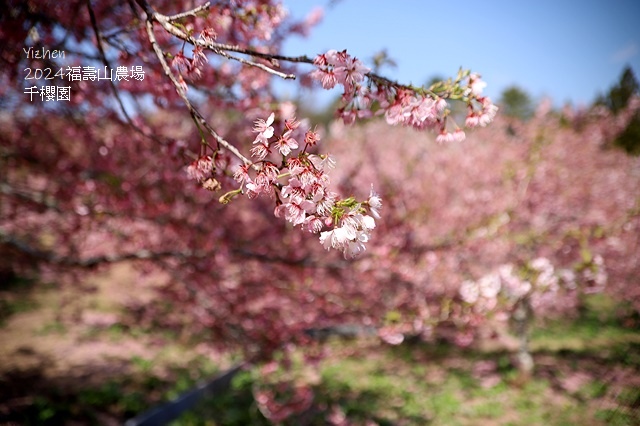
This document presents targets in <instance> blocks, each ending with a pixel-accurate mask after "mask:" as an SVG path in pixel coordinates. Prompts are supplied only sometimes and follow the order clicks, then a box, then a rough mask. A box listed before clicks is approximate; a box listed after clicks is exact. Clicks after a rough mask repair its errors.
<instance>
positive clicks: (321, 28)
mask: <svg viewBox="0 0 640 426" xmlns="http://www.w3.org/2000/svg"><path fill="white" fill-rule="evenodd" d="M283 2H284V5H285V7H286V8H287V9H288V10H289V12H290V13H291V15H293V16H294V17H302V16H305V15H306V14H307V13H308V12H309V11H310V10H312V9H313V8H314V6H322V7H323V8H324V10H325V16H324V19H323V21H322V22H321V23H320V24H319V25H318V26H316V27H315V28H314V29H313V30H312V32H311V34H310V36H309V37H308V38H300V37H295V38H292V39H290V40H289V41H287V43H286V44H285V46H284V53H285V54H290V55H298V54H309V55H313V54H316V53H321V52H325V51H326V50H328V49H337V50H342V49H347V50H348V51H349V53H351V54H352V55H354V56H356V57H358V58H359V59H362V60H364V61H365V62H367V63H369V64H371V58H372V57H373V55H374V54H375V53H376V52H379V51H380V50H381V49H386V50H387V52H388V54H389V56H390V57H391V58H393V59H394V60H395V61H396V62H397V64H398V66H397V68H386V69H383V70H382V71H381V73H382V74H384V75H385V76H387V77H390V78H393V79H397V80H399V81H401V82H411V83H414V84H422V83H424V82H426V81H428V80H429V79H430V78H431V77H433V76H436V75H439V76H444V77H449V76H453V75H455V73H456V72H457V70H458V68H459V67H461V66H462V67H463V68H470V69H471V70H473V71H476V72H478V73H480V74H482V77H483V79H484V80H485V81H486V82H487V83H488V87H487V89H486V93H487V94H488V95H489V96H491V97H492V98H493V99H495V100H497V99H498V98H499V95H500V93H501V92H502V90H504V89H505V88H506V87H509V86H510V85H514V84H515V85H518V86H519V87H521V88H523V89H525V90H526V91H527V92H528V93H529V94H530V95H531V96H532V97H533V98H534V99H536V100H537V99H540V98H541V97H543V96H548V97H551V99H552V100H553V101H554V103H555V104H556V105H558V106H559V105H562V104H564V103H567V102H570V103H571V104H573V105H588V104H589V103H591V102H592V101H593V99H594V98H595V97H596V96H597V95H598V94H599V93H603V92H605V91H606V90H607V89H608V88H609V87H610V86H611V85H613V84H614V83H615V82H617V80H618V78H619V76H620V74H621V72H622V70H623V68H624V66H625V65H627V64H628V65H630V66H631V67H632V68H633V70H634V72H635V73H636V76H637V77H640V0H580V1H573V0H555V1H552V0H536V1H518V0H493V1H492V0H487V1H467V0H458V1H445V0H439V1H433V0H396V1H388V0H385V1H375V0H368V1H365V0H339V1H335V0H333V1H331V0H283ZM284 90H285V91H286V92H288V93H289V94H290V95H295V88H293V87H286V86H285V88H284ZM337 95H338V92H333V93H332V94H331V95H327V94H318V95H316V99H317V101H319V102H323V101H325V100H328V99H329V98H330V97H331V96H337Z"/></svg>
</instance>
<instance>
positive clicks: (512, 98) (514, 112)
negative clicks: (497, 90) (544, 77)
mask: <svg viewBox="0 0 640 426" xmlns="http://www.w3.org/2000/svg"><path fill="white" fill-rule="evenodd" d="M499 104H500V105H501V108H502V113H503V114H504V115H506V116H508V117H513V118H519V119H521V120H527V119H529V118H531V116H533V111H534V105H533V101H532V100H531V97H530V96H529V94H528V93H527V92H525V91H524V90H523V89H521V88H520V87H518V86H515V85H514V86H510V87H507V88H506V89H505V90H504V91H503V92H502V95H501V96H500V101H499Z"/></svg>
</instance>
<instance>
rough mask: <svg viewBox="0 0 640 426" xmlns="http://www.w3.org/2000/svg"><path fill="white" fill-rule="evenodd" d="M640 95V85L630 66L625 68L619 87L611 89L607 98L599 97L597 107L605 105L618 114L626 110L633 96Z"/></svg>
mask: <svg viewBox="0 0 640 426" xmlns="http://www.w3.org/2000/svg"><path fill="white" fill-rule="evenodd" d="M639 93H640V85H638V80H636V76H635V75H634V73H633V70H632V69H631V67H630V66H627V67H625V69H624V70H623V71H622V75H621V76H620V81H619V82H618V84H617V85H615V86H613V87H612V88H611V89H609V93H607V94H606V95H605V96H602V95H601V96H599V97H598V99H597V100H596V105H604V106H606V107H607V108H609V109H610V110H611V111H612V112H614V113H616V114H617V113H618V112H620V110H622V109H623V108H625V107H626V106H627V104H628V103H629V100H630V99H631V97H632V96H633V95H638V94H639Z"/></svg>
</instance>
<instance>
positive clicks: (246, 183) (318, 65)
mask: <svg viewBox="0 0 640 426" xmlns="http://www.w3.org/2000/svg"><path fill="white" fill-rule="evenodd" d="M138 4H140V5H141V6H142V7H143V8H144V9H145V12H146V13H147V33H148V38H149V41H150V42H151V43H152V45H153V46H154V50H155V52H156V55H157V57H158V59H159V61H160V63H161V65H162V66H163V68H164V71H165V74H166V75H167V76H168V77H169V78H170V79H171V81H172V82H173V84H174V86H175V89H176V91H177V93H178V94H179V96H180V97H181V98H182V100H183V101H184V102H185V104H186V105H187V107H188V109H189V110H190V112H191V115H192V117H193V118H194V120H195V121H196V124H197V125H199V126H202V127H204V128H206V129H208V130H209V133H210V134H211V136H213V138H214V142H215V144H213V143H210V142H209V141H207V139H206V138H204V137H203V138H202V140H201V148H200V153H199V156H198V158H197V159H195V160H194V161H193V162H192V163H191V165H190V166H189V167H188V173H189V176H191V177H192V178H194V179H196V180H197V181H198V182H200V183H201V184H202V186H203V187H204V188H206V189H209V190H214V191H215V190H219V189H221V188H222V187H223V186H226V185H225V184H223V183H221V182H220V181H219V179H222V177H223V176H224V175H225V174H227V171H228V168H229V167H231V168H232V169H235V170H232V174H233V178H234V179H235V180H236V182H237V183H238V184H239V185H240V187H239V188H236V189H234V190H232V191H229V192H226V193H225V194H224V195H222V196H221V197H220V201H221V202H222V203H225V204H226V203H228V202H229V201H230V200H231V199H232V198H233V197H234V196H236V195H238V194H240V193H243V194H246V195H247V196H248V197H249V198H255V197H257V196H258V195H261V194H265V195H267V196H270V197H271V198H273V199H275V204H276V206H275V215H276V216H277V217H284V218H285V219H286V220H287V221H289V222H291V223H292V224H293V225H301V228H302V229H305V230H307V231H309V232H311V233H319V234H320V242H321V243H322V245H323V246H324V247H325V248H327V249H330V248H334V249H338V250H340V251H342V252H343V253H344V255H345V257H355V256H356V255H358V254H359V253H361V252H363V251H364V250H365V243H366V242H367V241H368V240H369V238H370V233H371V231H372V230H373V229H374V228H375V220H374V218H379V210H380V208H381V206H382V201H381V199H380V197H379V195H378V194H377V193H376V192H375V191H374V190H373V189H371V191H370V193H369V198H368V199H367V200H361V201H358V200H357V199H356V198H354V197H347V198H341V197H340V195H339V194H337V193H336V192H334V191H332V190H330V187H329V184H330V179H329V175H328V173H327V168H328V167H331V166H333V165H335V161H334V160H333V159H332V158H331V157H330V156H329V154H321V155H314V154H310V152H309V151H310V150H311V149H313V148H314V146H315V145H316V144H317V143H318V142H319V140H320V136H319V134H318V132H317V131H315V130H312V129H304V128H303V127H301V122H300V121H299V120H297V119H296V118H295V116H293V114H292V113H291V112H290V113H289V116H281V117H279V119H278V122H279V124H280V127H279V129H278V133H276V131H275V128H274V125H275V121H276V118H275V113H274V112H273V111H271V112H269V111H267V113H268V114H269V115H268V117H267V118H266V119H265V118H256V120H255V121H254V126H253V132H254V133H256V136H255V139H254V140H253V147H252V148H251V149H250V156H251V159H249V158H247V156H245V155H244V154H242V153H241V151H240V149H239V148H238V147H237V146H235V145H232V144H231V143H229V142H228V141H226V140H225V139H223V138H221V137H220V136H219V135H218V133H217V132H216V131H215V130H214V129H213V128H212V127H210V126H209V125H208V124H207V123H206V121H205V120H204V118H203V116H202V114H201V113H199V112H198V111H197V110H196V109H195V107H194V106H193V105H192V104H191V102H190V100H189V99H188V98H187V95H186V93H187V90H188V89H189V85H188V84H187V83H186V80H191V81H192V82H193V83H194V85H195V84H196V82H195V80H198V79H200V78H201V76H202V74H203V70H204V67H205V64H207V63H208V62H209V60H208V57H207V56H206V54H205V51H206V52H213V53H214V54H218V55H219V56H221V57H222V58H224V59H227V60H232V59H234V60H237V61H239V62H240V63H241V64H242V65H243V66H246V67H254V68H257V69H258V70H259V71H261V72H263V73H264V74H266V75H269V74H270V75H272V76H275V77H281V78H285V79H288V78H295V75H294V74H287V73H283V72H281V71H279V70H278V69H277V68H278V67H277V66H276V65H274V63H275V64H278V63H280V62H290V63H309V64H312V65H314V66H315V70H313V71H312V72H311V74H310V75H311V77H312V79H314V80H316V81H318V82H319V83H320V84H321V85H322V87H323V88H325V89H331V88H333V87H335V86H336V85H340V86H342V87H343V90H344V92H343V95H342V101H343V105H342V106H341V108H340V109H339V110H338V115H339V116H340V117H342V119H343V120H344V121H345V122H346V123H352V122H353V121H355V119H357V118H366V117H371V116H373V115H374V114H379V115H385V117H386V119H387V122H388V123H389V124H403V125H409V126H413V127H415V128H417V129H434V130H436V131H437V132H438V136H437V140H438V141H440V142H445V141H461V140H463V139H464V137H465V135H464V132H463V130H462V129H461V128H459V127H458V126H457V124H455V123H454V122H453V120H451V119H449V113H450V110H449V109H448V108H447V106H448V103H447V100H449V99H455V100H462V101H464V102H465V103H466V104H467V107H468V116H467V118H466V120H465V123H464V125H465V126H466V127H475V126H478V125H480V126H485V125H487V124H488V123H489V122H490V121H491V120H492V119H493V117H494V116H495V114H496V110H497V108H496V107H495V106H494V105H493V104H492V103H491V101H490V99H489V98H487V97H482V88H483V87H484V85H485V83H484V82H482V80H480V77H479V75H477V74H474V73H471V72H469V71H460V72H459V73H458V76H457V78H456V79H455V80H449V81H447V82H441V83H438V84H435V85H433V86H432V87H430V88H422V87H413V86H406V85H401V84H398V83H395V82H392V81H390V80H388V79H386V78H384V77H381V76H378V75H376V74H374V73H371V70H370V69H369V68H368V67H366V66H365V65H364V64H363V63H362V62H361V61H359V60H358V59H357V58H355V57H353V56H351V55H350V54H348V53H347V51H346V50H344V51H340V52H339V51H336V50H330V51H328V52H326V53H324V54H320V55H318V56H316V57H315V58H313V59H311V58H308V57H306V56H301V57H287V56H282V55H278V54H276V53H270V52H265V51H261V50H255V49H252V48H248V47H241V46H239V45H227V44H222V43H220V42H218V41H217V35H218V31H219V29H217V28H216V27H213V26H203V28H202V29H201V30H200V31H199V32H197V31H195V29H187V28H185V27H183V25H176V24H175V22H174V21H175V19H173V18H171V17H167V16H165V15H161V14H159V13H157V12H155V11H153V9H152V8H151V7H150V6H149V5H148V4H147V3H146V2H142V1H140V2H138ZM206 9H207V7H202V8H197V9H196V10H193V11H191V12H189V13H188V14H187V15H189V14H194V15H197V14H199V13H200V12H202V11H203V10H206ZM209 15H210V14H209ZM209 15H207V16H209ZM181 17H182V15H181ZM154 23H158V24H159V25H160V26H161V27H162V28H163V29H164V30H165V31H166V33H168V34H169V35H171V36H174V37H175V38H177V39H178V40H181V41H182V44H181V47H180V50H179V51H178V52H176V53H167V52H165V51H163V50H162V49H161V48H160V47H159V46H158V43H157V42H156V41H155V35H154V32H153V24H154ZM208 23H209V24H211V22H208ZM187 45H190V46H191V49H192V52H191V58H188V57H187V56H186V54H185V46H187ZM229 52H233V53H240V54H243V55H249V56H250V57H251V59H243V58H240V57H235V56H231V54H230V53H229ZM168 55H171V56H172V57H173V59H172V61H171V65H172V67H173V69H172V68H171V67H170V66H169V64H168V63H167V62H166V61H165V60H164V56H168ZM257 58H260V59H263V60H269V61H271V62H266V61H262V62H261V61H258V59H257ZM224 65H226V64H224ZM224 65H223V66H224ZM185 79H186V80H185ZM299 141H301V142H299ZM227 154H231V155H233V156H235V157H236V158H235V161H240V164H234V161H230V160H228V159H227V157H226V155H227ZM216 158H218V163H219V164H220V165H222V164H224V166H220V165H216ZM325 228H329V230H323V229H325Z"/></svg>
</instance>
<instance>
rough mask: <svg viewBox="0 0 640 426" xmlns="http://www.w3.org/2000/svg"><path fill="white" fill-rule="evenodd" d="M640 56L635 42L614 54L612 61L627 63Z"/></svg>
mask: <svg viewBox="0 0 640 426" xmlns="http://www.w3.org/2000/svg"><path fill="white" fill-rule="evenodd" d="M637 54H638V45H637V44H636V43H635V42H631V43H629V44H627V45H626V46H623V47H621V48H620V49H618V50H616V51H615V52H613V54H612V55H611V59H612V60H613V61H614V62H627V61H628V60H630V59H631V58H633V57H634V56H636V55H637Z"/></svg>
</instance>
